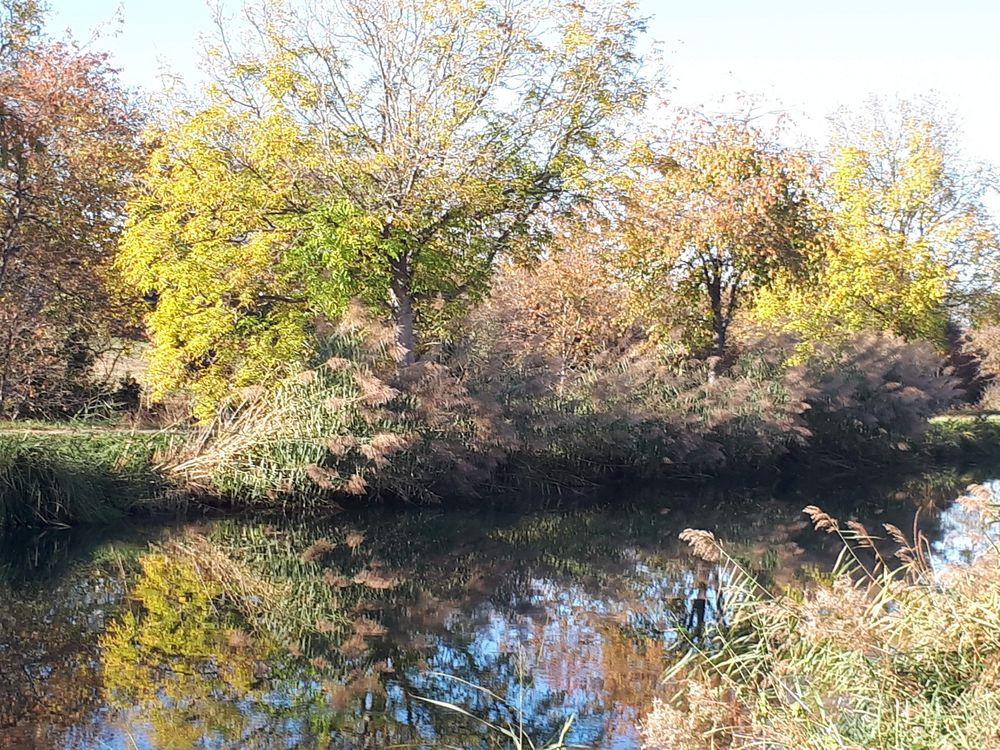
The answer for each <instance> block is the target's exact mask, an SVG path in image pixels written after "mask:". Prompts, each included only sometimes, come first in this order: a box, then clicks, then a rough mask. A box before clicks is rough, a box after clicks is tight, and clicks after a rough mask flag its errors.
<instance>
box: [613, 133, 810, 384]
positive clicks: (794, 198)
mask: <svg viewBox="0 0 1000 750" xmlns="http://www.w3.org/2000/svg"><path fill="white" fill-rule="evenodd" d="M805 170H806V162H805V160H804V159H803V158H802V157H801V156H800V155H798V154H796V153H794V152H792V151H790V150H788V149H786V148H784V147H782V146H780V145H779V144H778V142H777V139H776V136H775V134H774V133H770V132H768V131H767V130H765V129H764V128H763V127H761V126H759V125H758V124H756V122H755V121H754V119H753V118H751V117H739V116H722V117H707V116H705V115H702V114H691V115H685V116H684V117H683V118H682V119H681V121H680V123H679V125H678V126H677V128H676V129H675V130H674V132H672V133H670V134H669V135H668V137H667V138H666V139H665V141H664V142H662V143H659V142H656V141H655V140H654V141H653V142H651V143H650V145H649V147H648V150H647V151H646V153H645V154H644V155H643V172H642V174H641V175H640V177H639V179H637V180H636V182H635V185H634V186H633V187H632V188H631V189H630V190H629V191H628V193H627V196H626V200H625V206H626V211H625V218H624V221H623V224H622V232H623V237H624V249H623V252H622V254H621V264H622V269H623V275H624V276H623V277H624V280H625V283H626V284H627V286H628V287H629V289H630V290H631V292H632V295H633V297H634V299H635V302H636V304H638V306H639V307H640V309H641V310H642V311H643V312H644V313H645V315H646V317H647V319H649V320H651V321H653V322H654V323H655V322H657V321H658V322H659V323H660V324H661V325H662V324H666V325H667V326H669V327H675V326H680V327H681V329H682V331H683V332H684V338H685V339H686V341H687V342H688V344H689V345H690V346H692V347H693V348H695V349H696V350H702V351H705V352H706V353H707V354H708V355H709V356H710V357H711V358H712V359H711V362H712V363H713V368H712V371H713V372H714V371H715V369H716V368H717V367H718V365H719V364H720V363H721V362H722V360H724V358H725V357H726V355H727V352H728V348H729V343H730V341H729V338H730V335H729V334H730V328H731V326H732V324H733V321H734V319H735V317H736V315H737V313H738V312H739V311H740V310H741V309H743V308H744V307H745V306H747V305H748V304H749V303H750V302H751V300H752V299H753V297H754V295H755V293H756V292H757V291H758V290H760V289H761V288H763V287H765V286H766V285H767V284H768V283H769V282H770V281H771V280H772V279H773V278H775V276H776V275H777V274H778V272H779V271H782V270H784V269H790V268H794V267H795V266H797V264H798V263H799V262H800V260H801V258H802V254H803V250H804V248H805V246H806V245H807V243H808V242H810V241H811V237H812V222H811V220H810V212H809V201H808V196H807V194H806V191H805V190H804V188H803V186H802V185H803V183H802V182H801V180H800V179H799V175H800V174H803V173H804V172H805Z"/></svg>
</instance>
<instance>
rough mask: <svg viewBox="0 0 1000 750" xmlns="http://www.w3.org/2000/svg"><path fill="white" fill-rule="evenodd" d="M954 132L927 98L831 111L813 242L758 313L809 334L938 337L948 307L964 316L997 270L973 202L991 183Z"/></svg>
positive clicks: (999, 252) (999, 235) (990, 286)
mask: <svg viewBox="0 0 1000 750" xmlns="http://www.w3.org/2000/svg"><path fill="white" fill-rule="evenodd" d="M955 131H956V127H955V123H954V122H953V119H952V118H951V117H949V116H947V115H946V114H944V113H942V112H941V110H940V109H939V108H938V107H937V106H936V105H935V104H934V103H933V102H926V101H924V102H897V103H896V104H895V105H892V106H890V105H887V104H885V103H884V102H880V101H872V102H870V103H869V105H868V106H867V108H866V109H865V110H864V111H862V112H861V113H859V114H850V113H848V112H846V111H845V112H841V113H840V114H839V115H838V116H837V117H836V118H835V119H834V136H833V141H832V147H831V150H830V154H829V156H828V158H827V160H826V164H825V170H824V171H825V175H824V185H825V190H824V193H825V201H824V202H825V207H826V216H827V220H828V230H829V231H828V237H827V241H826V242H825V243H824V249H823V252H821V253H819V254H817V255H815V256H814V257H813V258H812V262H811V278H810V280H809V282H808V283H806V284H802V283H801V281H800V280H796V281H794V282H789V281H788V280H786V281H785V283H782V284H779V285H776V286H774V287H773V288H772V290H771V292H769V293H768V294H765V295H763V297H762V298H761V300H760V304H759V306H758V310H757V312H758V314H759V315H761V316H762V317H764V318H769V319H777V320H780V321H782V322H783V324H784V325H785V326H786V327H787V328H789V329H791V330H795V331H797V332H799V333H802V334H804V335H805V336H806V338H807V339H810V340H811V339H821V340H822V339H830V338H831V337H833V338H836V337H838V336H840V335H843V334H845V333H849V332H855V331H859V330H876V331H891V332H893V333H895V334H897V335H901V336H904V337H906V338H909V339H927V340H931V341H937V342H938V343H943V342H944V334H945V325H946V324H947V322H948V320H949V318H950V317H957V318H959V319H963V318H964V319H966V320H968V319H970V318H974V317H976V315H977V313H978V311H979V310H980V309H982V307H983V306H984V304H985V303H986V302H988V301H989V300H990V299H992V298H993V297H994V295H995V292H994V290H995V287H996V282H997V280H998V278H1000V276H998V273H1000V264H998V257H1000V232H998V227H997V225H996V222H995V221H994V220H993V219H992V218H991V216H990V213H989V211H988V209H987V207H986V204H985V198H986V197H987V195H988V194H989V192H990V191H991V190H994V189H995V186H996V184H997V183H996V179H995V175H994V174H993V173H992V172H991V170H989V169H988V168H987V167H985V166H984V165H980V164H975V163H971V162H968V161H967V160H965V159H964V158H963V157H962V154H961V153H960V151H959V149H958V147H957V141H956V137H955Z"/></svg>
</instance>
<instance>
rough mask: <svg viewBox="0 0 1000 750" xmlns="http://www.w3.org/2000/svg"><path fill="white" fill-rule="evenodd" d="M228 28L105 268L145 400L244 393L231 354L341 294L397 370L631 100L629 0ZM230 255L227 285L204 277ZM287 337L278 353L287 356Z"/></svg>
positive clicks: (456, 6)
mask: <svg viewBox="0 0 1000 750" xmlns="http://www.w3.org/2000/svg"><path fill="white" fill-rule="evenodd" d="M245 15H246V19H247V22H248V23H247V31H248V34H247V35H245V36H244V37H243V38H242V42H241V43H240V44H237V43H236V42H235V41H234V40H233V39H232V38H231V37H230V36H229V35H228V31H227V29H228V28H229V24H228V22H227V21H226V20H224V19H222V20H220V24H219V28H220V31H219V38H218V42H217V45H216V46H215V47H214V48H213V49H212V50H211V58H212V60H213V61H214V63H213V68H212V70H213V75H214V81H215V83H214V84H213V85H212V87H211V88H210V90H209V91H208V99H209V102H208V104H207V105H204V106H202V107H201V108H199V110H198V111H196V112H194V113H193V114H190V115H186V114H183V113H182V116H181V117H180V118H179V120H178V122H177V123H176V124H175V125H173V126H171V127H169V128H167V129H166V130H165V131H164V132H163V133H162V134H161V135H160V139H159V143H160V145H159V147H158V149H157V151H156V153H155V155H154V157H153V161H152V162H151V164H150V168H149V169H148V170H147V173H146V179H145V187H144V189H143V191H142V192H141V193H140V194H139V195H138V196H137V197H136V199H135V200H134V201H133V204H132V219H131V222H130V226H129V231H128V235H127V237H126V241H125V243H124V246H123V253H122V258H121V265H122V268H123V270H124V271H125V272H126V276H127V278H128V280H129V282H130V283H131V285H132V286H133V287H134V288H136V289H139V290H141V291H143V292H155V294H156V296H157V298H158V307H157V309H156V311H155V312H153V313H152V315H151V316H150V327H151V332H152V337H153V344H154V347H155V349H156V354H154V357H155V358H156V359H157V361H159V362H160V363H161V365H160V367H159V368H158V372H159V374H160V378H159V385H160V387H161V389H166V388H172V387H177V386H180V385H185V384H191V385H193V386H194V387H195V389H196V390H199V392H200V393H202V394H207V396H206V398H205V400H206V401H207V402H211V401H212V400H213V399H217V398H218V395H219V390H220V387H219V384H220V383H222V382H224V381H231V382H250V381H255V380H257V381H258V382H259V381H260V380H261V379H263V378H262V373H259V372H255V371H254V364H253V363H252V362H251V361H250V359H249V357H247V356H245V355H244V354H243V353H242V352H241V350H242V349H243V347H244V343H243V342H247V341H249V342H250V343H249V344H246V345H247V346H248V347H249V351H250V352H253V353H254V354H256V353H258V352H259V351H260V350H261V349H264V348H266V346H264V345H263V344H261V342H264V341H273V342H278V341H284V340H285V339H286V336H288V335H289V334H288V331H289V330H290V329H292V328H295V327H298V329H299V330H305V328H307V324H308V321H310V320H316V319H319V320H322V319H325V318H329V317H334V316H336V315H337V314H338V313H339V312H340V311H342V310H343V309H344V308H345V306H346V305H347V303H348V301H349V299H350V298H352V297H360V298H362V299H363V300H365V301H366V302H367V303H368V304H369V305H370V306H371V307H373V308H374V309H375V310H376V311H378V312H380V313H382V314H385V315H388V316H390V317H391V318H392V320H393V321H394V322H395V324H396V326H397V328H398V332H399V333H398V344H399V347H400V349H401V355H402V358H403V361H404V362H412V361H413V360H414V359H415V357H416V356H417V355H418V353H419V352H420V351H421V349H422V347H423V346H424V345H425V344H426V343H427V342H428V341H431V340H433V339H434V337H435V336H436V335H438V334H439V333H440V332H441V331H442V330H443V328H444V325H445V324H446V322H447V321H448V320H449V319H451V318H452V317H454V316H455V314H457V313H460V312H462V311H464V310H465V309H466V308H467V307H468V306H469V305H470V304H472V303H474V302H475V301H476V300H477V299H479V298H480V297H481V296H482V295H483V293H484V292H485V291H486V290H487V288H488V286H489V281H490V278H491V275H492V272H493V269H494V267H495V265H496V263H497V262H498V260H499V259H500V258H502V257H514V256H530V255H533V254H535V253H537V252H538V250H539V248H540V247H541V246H542V245H543V244H544V242H545V241H546V239H547V235H548V222H547V221H546V220H544V219H543V216H544V215H547V214H549V213H551V212H552V211H556V210H559V209H560V208H562V207H563V205H564V204H567V203H568V202H569V201H568V198H567V196H569V195H573V197H574V198H576V197H579V194H580V193H584V192H586V188H587V187H588V185H589V183H590V181H591V178H592V174H593V172H594V171H595V168H596V161H597V160H598V159H599V158H600V157H601V156H602V155H604V154H607V153H610V152H612V151H614V150H615V148H616V145H617V141H618V139H619V130H620V128H621V127H622V126H623V123H626V121H627V116H628V114H629V113H630V112H634V111H635V110H636V109H637V108H639V107H640V106H641V105H642V103H643V101H644V97H645V94H646V88H647V86H646V83H645V82H644V80H643V79H642V78H641V76H640V75H639V72H638V65H639V60H638V59H637V57H636V54H635V44H636V38H637V35H638V34H639V32H640V31H641V30H642V28H643V24H642V21H641V20H640V19H638V18H636V16H635V15H634V7H633V5H632V4H631V3H626V4H620V3H611V2H594V3H591V2H588V3H586V4H582V3H577V2H570V1H569V0H559V1H558V2H554V3H550V2H542V0H491V1H490V2H483V1H481V0H461V1H459V2H455V1H448V2H445V1H444V0H402V2H382V1H380V0H340V1H339V2H335V3H324V4H320V3H309V2H302V3H297V4H287V3H274V2H271V3H266V4H264V5H262V6H259V7H252V8H248V9H247V10H246V13H245ZM233 123H235V125H233ZM234 132H236V133H239V137H236V136H234ZM279 132H280V137H277V136H275V137H272V135H275V134H277V133H279ZM203 161H207V162H209V163H211V168H210V169H209V170H207V171H205V170H203V169H202V167H201V166H199V164H201V163H202V162H203ZM177 183H182V184H184V185H185V186H194V188H195V189H194V190H187V189H175V188H174V185H175V184H177ZM233 185H236V186H237V189H238V191H241V192H242V193H247V192H250V193H253V198H252V199H251V200H249V201H246V200H244V199H242V198H236V197H233V194H232V191H231V187H232V186H233ZM191 225H195V226H197V227H199V231H200V232H201V234H200V235H198V234H197V233H196V232H195V231H194V230H193V229H192V228H191ZM200 242H204V243H207V244H205V245H204V247H199V245H198V243H200ZM212 248H215V249H212ZM216 250H218V254H216ZM244 253H246V254H248V255H250V256H252V259H251V260H250V261H249V262H248V263H246V264H245V267H243V268H241V269H240V270H231V269H230V267H229V265H228V264H227V263H226V262H224V260H223V259H224V258H236V257H242V255H243V254H244ZM195 258H199V260H197V261H196V260H194V259H195ZM193 264H194V265H197V270H198V276H199V279H200V281H199V283H198V284H197V285H195V284H193V283H190V282H189V278H190V276H189V274H190V272H191V266H192V265H193ZM147 268H148V269H149V270H147ZM261 280H266V281H261ZM272 289H276V290H277V293H273V292H272ZM237 331H238V332H239V335H238V336H237V335H236V334H237ZM308 338H309V335H308V333H302V334H297V335H292V336H290V339H289V340H292V341H294V342H295V345H294V346H292V345H290V344H289V345H287V346H285V345H282V346H283V349H285V350H287V351H288V353H290V350H291V349H297V350H298V351H299V356H302V352H303V351H306V352H307V351H308V348H309V347H308V344H307V341H308ZM300 344H302V346H300ZM265 359H267V361H271V358H268V357H265ZM167 363H170V364H167ZM209 381H211V384H210V385H209V387H207V388H203V387H202V386H203V385H205V384H206V383H209Z"/></svg>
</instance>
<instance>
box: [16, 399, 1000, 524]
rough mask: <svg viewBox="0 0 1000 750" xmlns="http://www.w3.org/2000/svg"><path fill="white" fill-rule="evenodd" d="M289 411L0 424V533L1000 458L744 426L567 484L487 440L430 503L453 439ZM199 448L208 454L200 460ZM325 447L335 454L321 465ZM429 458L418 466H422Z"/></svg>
mask: <svg viewBox="0 0 1000 750" xmlns="http://www.w3.org/2000/svg"><path fill="white" fill-rule="evenodd" d="M302 387H304V388H308V389H309V394H308V395H309V398H308V399H306V402H307V403H309V404H311V403H321V404H324V405H327V404H329V401H330V399H318V398H316V395H317V394H315V393H313V392H312V390H313V389H314V388H315V387H316V385H315V383H310V384H309V385H307V386H305V385H304V386H302ZM324 395H326V394H324ZM290 403H291V405H292V406H293V407H295V408H290V409H289V413H290V415H291V416H290V417H288V418H287V421H286V415H285V414H284V413H278V415H277V417H275V415H274V412H271V411H268V412H267V413H266V415H265V416H266V417H267V418H266V419H264V418H263V417H261V415H260V413H259V412H254V411H252V410H251V411H249V412H245V413H243V416H242V418H240V419H237V421H236V422H237V426H238V429H235V430H234V429H232V426H227V428H226V429H225V430H224V431H223V432H222V433H221V438H222V439H224V441H225V442H222V441H220V435H218V434H217V435H215V436H214V438H213V436H212V435H211V434H209V435H207V436H206V433H204V432H191V433H185V432H155V431H134V430H127V429H117V428H111V427H105V426H99V427H92V426H86V425H79V424H76V423H70V424H65V425H60V424H46V423H31V424H23V423H19V424H10V423H7V424H0V527H3V526H43V525H59V524H77V523H91V522H104V521H109V520H113V519H115V518H118V517H120V516H121V515H123V514H126V513H141V512H143V511H149V510H154V509H163V508H165V507H170V506H172V505H173V504H175V503H176V502H178V498H185V497H188V496H192V495H197V496H198V497H200V498H201V499H202V500H203V501H205V502H207V503H209V504H214V505H217V506H219V507H222V508H273V507H282V508H286V509H287V508H301V509H307V508H314V509H322V508H323V507H324V506H330V507H332V506H333V505H334V504H337V503H340V504H343V503H346V502H350V501H352V500H353V501H355V502H356V501H358V500H359V499H371V498H373V497H380V496H381V497H400V496H406V497H407V499H424V500H427V501H436V500H439V499H441V498H446V499H447V498H451V499H456V500H457V499H460V498H464V499H465V500H466V501H467V500H468V499H469V498H475V497H477V496H479V495H481V494H488V493H490V492H496V491H505V490H506V491H509V490H510V489H511V488H515V487H521V488H522V489H523V488H525V487H526V486H527V487H530V488H532V489H533V490H535V491H538V490H546V489H548V490H552V489H553V488H554V489H557V490H562V489H564V488H565V487H566V486H567V485H568V484H574V482H575V485H574V487H575V488H576V489H578V490H579V489H584V488H586V487H588V486H590V487H594V486H597V484H598V483H600V482H607V481H614V480H620V479H625V480H630V479H640V480H641V479H643V478H646V479H650V478H656V479H658V480H661V481H671V480H678V479H683V480H685V481H691V480H697V481H708V480H713V481H714V480H719V479H726V480H727V481H732V480H734V479H735V480H736V481H740V482H742V483H744V484H752V483H754V482H760V481H765V482H771V481H773V478H774V475H775V472H778V471H780V472H783V473H784V474H785V475H788V476H794V475H795V474H796V473H798V474H801V473H802V472H805V471H808V472H809V473H810V474H815V473H824V472H832V473H838V472H839V473H842V472H843V471H844V470H847V469H849V470H851V471H852V472H855V473H857V472H862V473H863V472H864V471H865V469H866V468H868V469H870V468H872V467H874V468H876V469H877V470H878V471H880V472H883V471H886V470H892V471H898V472H904V473H905V472H907V471H912V470H923V469H925V468H927V464H928V463H930V462H933V463H939V464H956V465H962V464H966V465H968V464H970V463H983V462H987V461H988V462H993V461H1000V416H996V415H956V416H944V417H936V418H934V419H932V420H931V422H930V426H929V429H927V431H926V432H925V433H924V434H923V437H922V438H920V439H919V440H916V441H913V442H912V443H910V444H907V446H906V449H905V450H899V449H890V448H887V447H886V443H887V441H885V440H883V441H882V442H881V443H879V444H878V445H876V446H873V445H872V444H870V443H869V444H868V451H867V453H866V452H862V451H856V452H855V455H854V456H853V458H847V459H845V458H844V457H843V456H842V455H841V456H832V455H830V454H828V453H827V452H826V450H825V449H824V448H822V447H820V446H817V447H816V448H815V449H809V448H804V449H800V450H797V451H796V452H795V453H793V454H786V456H785V458H784V459H783V460H782V461H781V462H780V463H777V462H775V461H773V460H772V461H770V462H762V461H761V460H760V456H761V455H762V454H761V453H760V452H759V451H758V452H756V453H755V452H752V451H750V452H748V454H747V455H745V456H741V451H744V450H745V449H746V448H747V447H748V445H749V443H748V442H747V441H744V440H743V435H744V433H745V431H746V430H741V431H739V432H736V433H734V434H726V435H723V436H721V437H719V438H718V443H717V445H716V447H715V450H716V451H718V452H720V453H723V454H725V455H726V456H727V460H725V461H720V462H718V463H717V464H715V465H705V464H697V463H683V462H669V463H668V462H663V461H662V460H658V458H657V455H656V452H655V451H653V452H651V453H649V454H647V453H646V452H645V451H637V452H636V453H635V455H633V456H631V457H630V458H629V460H622V461H618V462H614V464H612V463H611V462H609V464H608V466H607V467H606V468H605V469H604V470H603V471H602V472H600V473H599V474H593V475H586V474H578V475H577V476H575V477H574V476H573V472H574V470H578V469H579V467H577V466H575V465H573V466H569V467H568V468H567V464H566V463H565V462H563V463H559V462H556V461H554V460H553V458H552V456H551V455H547V454H546V453H544V452H534V453H517V452H512V453H510V454H507V455H506V456H505V455H503V451H500V450H499V449H497V448H496V446H494V453H491V454H490V456H489V466H488V467H480V470H478V471H475V472H471V473H472V475H473V476H472V477H470V478H469V480H470V481H467V482H465V483H464V484H463V485H462V486H461V487H459V488H457V489H456V488H452V490H451V492H450V493H448V494H443V495H436V494H435V493H434V491H433V490H434V489H435V482H436V481H438V479H439V477H440V475H441V473H442V472H444V471H445V469H446V468H447V467H448V466H450V465H452V462H456V461H457V462H458V463H459V464H462V465H463V466H465V470H469V467H468V466H467V465H465V464H463V461H465V458H463V455H462V454H459V453H457V448H456V446H455V440H456V433H453V432H449V431H447V430H445V429H443V428H441V427H437V426H436V427H435V430H434V431H431V430H426V431H421V430H420V428H421V427H422V425H419V424H414V423H412V422H411V423H409V424H407V425H405V427H406V429H407V433H405V436H404V437H394V435H399V434H400V433H398V432H394V431H392V430H393V428H394V427H396V424H394V423H392V422H389V423H388V424H387V426H383V427H382V428H381V429H372V427H371V426H370V425H366V424H363V423H354V424H349V425H345V424H326V423H325V420H316V422H311V421H310V420H304V419H303V418H302V408H301V402H300V401H297V400H295V399H291V400H290ZM306 411H307V413H308V410H306ZM247 416H250V417H252V418H250V419H246V417H247ZM244 420H245V421H244ZM303 423H306V424H308V425H311V427H310V429H309V430H308V431H303V430H302V428H301V425H302V424H303ZM750 426H751V427H752V424H750ZM647 427H648V425H647ZM334 428H335V429H334ZM747 429H749V427H748V428H747ZM331 434H332V435H333V437H330V435H331ZM457 434H459V435H460V434H461V433H460V432H459V433H457ZM206 437H207V439H206ZM595 440H597V441H598V442H599V441H600V437H599V436H595ZM205 445H207V446H208V448H209V450H208V451H207V452H204V453H199V450H202V449H203V446H205ZM442 446H443V449H442ZM220 448H224V449H225V450H221V449H220ZM334 450H335V451H336V452H337V454H338V456H339V457H340V460H339V462H338V463H336V464H331V463H330V462H329V456H330V455H331V451H334ZM595 450H596V449H595ZM435 451H436V453H434V456H435V462H434V463H433V464H431V465H430V466H431V470H430V471H428V469H427V465H426V464H422V462H424V461H426V458H425V457H426V456H427V455H428V454H431V453H432V452H435ZM393 453H395V454H398V455H391V454H393ZM595 460H596V458H595ZM543 476H544V478H542V479H540V478H539V477H543ZM581 477H582V478H581ZM352 478H353V481H354V483H355V484H356V485H357V486H351V480H352ZM546 483H547V484H546Z"/></svg>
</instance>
